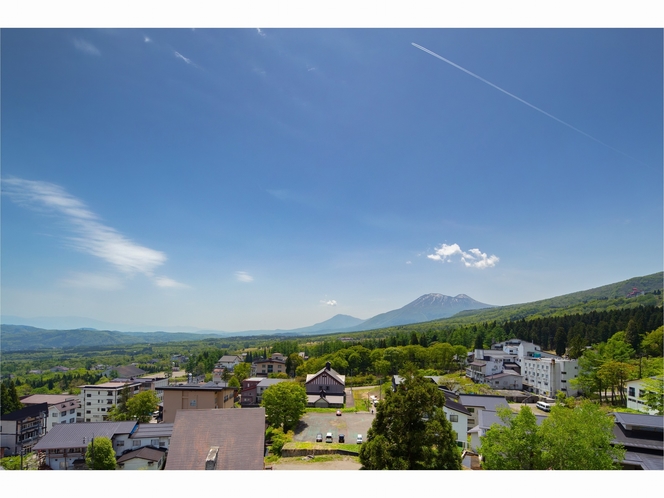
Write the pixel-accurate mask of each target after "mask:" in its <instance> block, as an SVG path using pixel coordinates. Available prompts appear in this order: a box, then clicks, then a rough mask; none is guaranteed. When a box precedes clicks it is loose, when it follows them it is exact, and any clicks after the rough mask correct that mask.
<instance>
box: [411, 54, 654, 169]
mask: <svg viewBox="0 0 664 498" xmlns="http://www.w3.org/2000/svg"><path fill="white" fill-rule="evenodd" d="M411 45H413V47H415V48H419V49H420V50H422V51H423V52H426V53H427V54H430V55H433V56H434V57H436V58H438V59H440V60H441V61H443V62H447V63H448V64H449V65H451V66H454V67H456V68H457V69H461V70H462V71H463V72H464V73H467V74H470V75H471V76H472V77H473V78H477V79H478V80H480V81H482V82H483V83H486V84H487V85H489V86H492V87H493V88H495V89H496V90H500V91H501V92H503V93H504V94H506V95H509V96H510V97H512V98H513V99H516V100H518V101H519V102H521V103H523V104H526V105H527V106H528V107H532V108H533V109H535V110H536V111H539V112H541V113H542V114H544V115H545V116H548V117H550V118H551V119H555V120H556V121H558V122H559V123H561V124H564V125H565V126H567V127H568V128H571V129H572V130H574V131H576V132H579V133H581V135H584V136H586V137H588V138H590V139H591V140H594V141H595V142H597V143H600V144H602V145H603V146H604V147H608V148H609V149H611V150H613V151H615V152H618V153H619V154H622V155H623V156H625V157H629V158H630V159H632V160H634V161H636V162H639V163H641V164H645V163H643V162H641V161H639V160H638V159H636V158H634V157H632V156H630V155H628V154H625V153H624V152H623V151H621V150H618V149H616V148H614V147H611V146H610V145H609V144H606V143H604V142H602V141H601V140H599V139H597V138H595V137H593V136H592V135H588V134H587V133H586V132H585V131H583V130H579V129H578V128H575V127H574V126H572V125H571V124H569V123H566V122H565V121H563V120H562V119H558V118H557V117H555V116H553V115H552V114H549V113H548V112H546V111H543V110H542V109H540V108H539V107H537V106H534V105H533V104H531V103H529V102H526V101H525V100H523V99H521V98H519V97H517V96H516V95H514V94H512V93H510V92H508V91H507V90H503V89H502V88H500V87H499V86H497V85H494V84H493V83H491V82H490V81H487V80H485V79H484V78H482V77H481V76H478V75H476V74H475V73H472V72H470V71H468V69H464V68H463V67H461V66H459V65H458V64H455V63H454V62H452V61H450V60H447V59H446V58H445V57H441V56H440V55H438V54H437V53H435V52H432V51H431V50H429V49H427V48H424V47H422V46H421V45H418V44H417V43H411Z"/></svg>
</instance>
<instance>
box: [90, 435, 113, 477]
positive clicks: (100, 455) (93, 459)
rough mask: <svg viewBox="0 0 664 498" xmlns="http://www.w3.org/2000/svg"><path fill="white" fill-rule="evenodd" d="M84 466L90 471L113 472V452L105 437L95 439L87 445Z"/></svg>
mask: <svg viewBox="0 0 664 498" xmlns="http://www.w3.org/2000/svg"><path fill="white" fill-rule="evenodd" d="M85 464H86V465H87V466H88V468H89V469H91V470H115V467H116V465H117V462H116V461H115V450H113V443H112V442H111V440H110V439H108V438H107V437H96V438H94V439H93V440H92V441H90V442H89V443H88V447H87V450H86V452H85Z"/></svg>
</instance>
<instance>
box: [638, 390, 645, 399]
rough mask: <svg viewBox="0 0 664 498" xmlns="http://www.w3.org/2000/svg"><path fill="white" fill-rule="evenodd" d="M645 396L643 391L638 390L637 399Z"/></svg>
mask: <svg viewBox="0 0 664 498" xmlns="http://www.w3.org/2000/svg"><path fill="white" fill-rule="evenodd" d="M645 395H646V392H645V391H644V390H643V389H639V398H643V397H644V396H645Z"/></svg>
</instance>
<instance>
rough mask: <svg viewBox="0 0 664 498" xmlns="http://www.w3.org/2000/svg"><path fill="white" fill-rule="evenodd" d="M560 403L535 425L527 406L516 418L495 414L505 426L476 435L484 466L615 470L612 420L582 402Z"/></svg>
mask: <svg viewBox="0 0 664 498" xmlns="http://www.w3.org/2000/svg"><path fill="white" fill-rule="evenodd" d="M561 401H562V400H559V402H558V403H557V404H556V405H555V406H554V407H553V408H552V409H551V414H550V416H549V417H548V418H546V419H545V420H544V421H543V422H542V424H541V425H540V426H539V427H538V426H537V424H536V418H535V416H534V415H533V414H532V412H531V411H530V409H529V408H527V407H524V408H522V409H521V411H520V412H519V414H513V413H510V412H509V411H508V410H505V411H502V412H499V413H500V417H501V419H502V420H503V422H504V423H505V426H502V427H501V426H499V425H498V424H494V425H493V426H492V427H491V429H489V431H488V432H487V434H486V435H485V436H483V437H482V445H481V448H480V453H481V454H482V456H483V458H484V464H483V466H484V468H486V469H501V470H507V469H510V470H519V469H520V470H545V469H552V470H609V469H618V468H619V463H618V462H620V461H621V460H622V459H623V457H624V454H625V450H624V448H622V447H620V446H614V445H612V441H613V437H614V436H613V424H614V420H613V417H610V416H608V415H607V414H606V413H604V412H603V411H602V410H601V408H600V407H599V406H598V405H596V404H595V403H593V402H591V401H588V400H584V401H582V402H581V403H579V404H577V405H576V406H573V407H572V406H568V405H567V403H565V402H561Z"/></svg>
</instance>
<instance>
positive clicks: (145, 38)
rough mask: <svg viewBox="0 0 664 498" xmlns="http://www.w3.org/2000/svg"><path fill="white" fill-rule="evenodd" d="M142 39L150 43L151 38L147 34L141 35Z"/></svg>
mask: <svg viewBox="0 0 664 498" xmlns="http://www.w3.org/2000/svg"><path fill="white" fill-rule="evenodd" d="M143 41H144V42H145V43H151V42H152V38H150V37H149V36H143Z"/></svg>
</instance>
